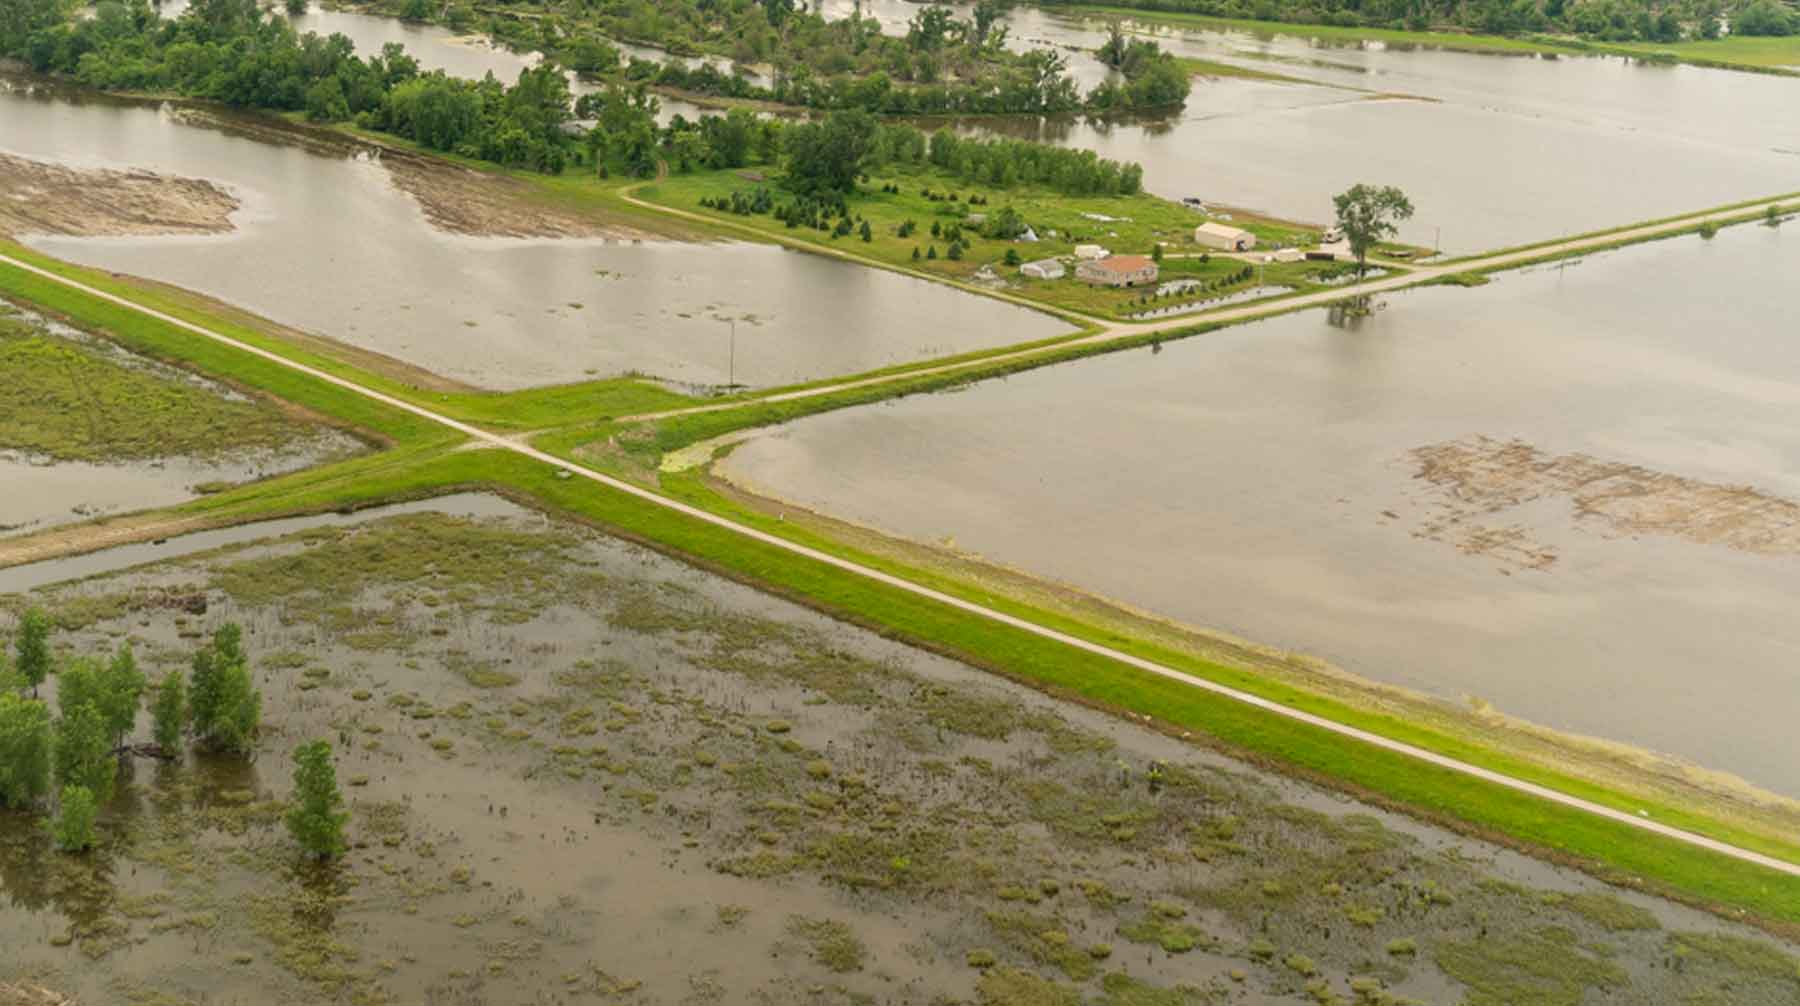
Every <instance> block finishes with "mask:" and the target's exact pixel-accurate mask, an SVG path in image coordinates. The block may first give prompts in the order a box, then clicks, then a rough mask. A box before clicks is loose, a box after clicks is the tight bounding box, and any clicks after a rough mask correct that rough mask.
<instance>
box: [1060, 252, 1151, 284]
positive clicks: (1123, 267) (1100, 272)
mask: <svg viewBox="0 0 1800 1006" xmlns="http://www.w3.org/2000/svg"><path fill="white" fill-rule="evenodd" d="M1156 272H1157V269H1156V263H1155V262H1153V261H1151V260H1150V258H1149V256H1147V255H1112V256H1109V257H1107V258H1103V259H1101V260H1099V261H1098V262H1078V263H1076V264H1075V277H1076V278H1077V279H1079V280H1081V281H1082V282H1084V283H1092V284H1093V285H1095V286H1133V285H1136V284H1138V283H1154V282H1156Z"/></svg>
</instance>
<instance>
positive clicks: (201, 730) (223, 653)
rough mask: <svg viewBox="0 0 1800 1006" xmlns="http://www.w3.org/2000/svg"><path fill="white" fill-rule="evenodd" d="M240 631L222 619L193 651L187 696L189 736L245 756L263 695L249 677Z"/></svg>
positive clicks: (254, 728)
mask: <svg viewBox="0 0 1800 1006" xmlns="http://www.w3.org/2000/svg"><path fill="white" fill-rule="evenodd" d="M242 641H243V630H242V629H240V628H239V627H238V626H237V624H236V623H230V622H228V623H226V624H225V625H222V626H220V627H219V629H218V630H217V631H216V632H214V633H213V639H212V642H211V643H210V644H208V645H206V646H204V647H201V648H200V649H199V650H198V651H196V652H195V654H194V664H193V666H194V680H193V691H192V692H191V693H190V695H189V698H188V704H189V709H190V712H191V713H192V716H193V725H194V737H195V738H196V739H197V740H199V741H200V743H202V744H204V745H206V746H207V747H210V748H212V749H214V750H217V751H229V752H233V753H236V754H248V753H249V752H250V750H251V748H252V746H253V745H254V744H255V742H256V728H257V725H258V724H259V723H260V722H261V720H262V694H261V693H260V692H258V691H257V690H256V687H255V685H254V684H253V683H252V682H251V678H250V661H249V658H247V657H246V656H245V655H244V650H243V642H242Z"/></svg>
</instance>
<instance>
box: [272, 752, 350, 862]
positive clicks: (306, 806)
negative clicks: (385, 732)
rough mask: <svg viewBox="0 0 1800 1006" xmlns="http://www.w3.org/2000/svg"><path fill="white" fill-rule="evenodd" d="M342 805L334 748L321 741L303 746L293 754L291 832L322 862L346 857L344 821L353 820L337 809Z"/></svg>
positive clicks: (342, 797) (296, 839) (289, 824)
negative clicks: (333, 756) (332, 750)
mask: <svg viewBox="0 0 1800 1006" xmlns="http://www.w3.org/2000/svg"><path fill="white" fill-rule="evenodd" d="M343 803H344V796H343V794H342V793H340V792H339V791H338V785H337V769H336V768H335V767H334V766H333V765H332V763H331V745H330V744H327V743H326V742H324V741H322V740H316V741H313V742H312V743H310V744H302V745H301V746H300V747H299V749H298V750H296V751H295V752H294V806H293V808H292V809H291V810H289V811H288V813H287V826H288V831H289V832H290V833H291V834H292V835H293V836H294V840H295V841H297V842H299V843H300V847H301V848H302V849H305V850H306V851H307V853H309V854H310V855H313V856H316V857H318V858H319V859H332V858H335V857H337V856H341V855H343V853H344V849H345V847H346V846H345V842H344V822H346V821H348V820H349V819H350V815H349V814H348V813H347V812H345V811H341V810H339V809H338V808H339V807H341V806H343Z"/></svg>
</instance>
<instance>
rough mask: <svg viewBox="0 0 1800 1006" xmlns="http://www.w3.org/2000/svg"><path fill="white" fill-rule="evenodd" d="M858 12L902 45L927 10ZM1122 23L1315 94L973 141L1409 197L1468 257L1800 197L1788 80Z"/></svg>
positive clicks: (1206, 176) (1079, 41)
mask: <svg viewBox="0 0 1800 1006" xmlns="http://www.w3.org/2000/svg"><path fill="white" fill-rule="evenodd" d="M863 6H864V8H865V9H868V10H870V11H872V13H873V14H874V15H875V16H876V17H878V18H879V19H880V20H881V21H882V24H883V26H884V27H885V29H886V30H887V31H889V32H893V31H896V30H898V31H900V32H901V33H902V34H904V32H905V24H906V22H907V20H908V19H910V18H911V17H913V16H914V15H915V14H916V13H917V7H916V5H914V4H910V3H907V2H905V0H876V2H874V3H865V4H864V5H863ZM850 7H851V4H850V3H849V2H848V0H834V2H832V3H828V4H826V10H827V12H828V13H829V14H830V15H832V16H839V17H841V16H847V15H848V13H849V10H850ZM963 16H967V15H966V13H965V14H964V15H963ZM1126 23H1127V24H1128V25H1130V26H1131V27H1132V29H1133V30H1134V31H1135V32H1137V33H1140V34H1145V35H1148V36H1150V37H1153V38H1155V39H1156V40H1157V41H1158V42H1159V43H1160V44H1161V45H1162V46H1163V47H1164V48H1165V49H1166V50H1168V51H1170V52H1173V53H1175V54H1176V55H1179V56H1184V57H1192V58H1199V59H1206V60H1212V61H1216V62H1222V63H1226V64H1229V65H1233V66H1239V67H1243V68H1245V69H1248V70H1251V71H1264V72H1271V73H1279V74H1285V75H1288V76H1292V77H1297V78H1301V79H1303V80H1306V81H1312V82H1314V83H1311V84H1307V83H1282V82H1274V81H1267V80H1252V79H1214V80H1196V81H1195V83H1194V89H1193V93H1192V94H1191V95H1190V96H1189V98H1188V102H1187V107H1186V108H1184V109H1182V110H1181V111H1180V112H1179V113H1177V114H1176V115H1174V116H1173V117H1168V118H1157V119H1153V120H1150V121H1147V122H1130V121H1122V122H1115V123H1108V122H1101V121H1085V120H1052V121H1047V122H1041V121H1037V120H1012V121H1005V120H995V121H984V120H976V121H971V122H970V123H969V124H968V128H969V129H971V130H972V131H977V132H1003V133H1006V134H1008V135H1014V136H1021V137H1029V138H1038V139H1044V140H1047V141H1050V142H1054V143H1058V144H1065V145H1069V146H1075V147H1080V148H1083V149H1088V150H1093V151H1095V152H1097V153H1099V154H1100V156H1102V157H1110V158H1113V159H1116V160H1121V161H1137V162H1140V163H1142V164H1143V165H1144V182H1145V186H1146V187H1147V188H1148V189H1150V190H1151V191H1153V192H1156V193H1157V194H1159V195H1163V196H1167V197H1170V198H1180V197H1186V196H1197V197H1200V198H1203V199H1206V200H1209V201H1213V202H1217V203H1220V204H1223V205H1225V206H1240V207H1246V208H1249V209H1254V210H1259V211H1262V212H1266V213H1270V214H1273V215H1275V216H1278V217H1283V218H1287V219H1292V220H1310V221H1325V220H1329V219H1330V217H1331V196H1332V194H1334V193H1337V192H1341V191H1343V190H1344V189H1346V188H1348V187H1350V186H1351V185H1352V184H1355V183H1357V182H1375V181H1379V182H1380V183H1381V184H1393V185H1398V186H1399V187H1400V188H1402V189H1404V190H1405V191H1406V192H1407V194H1408V195H1409V196H1411V197H1412V201H1413V203H1414V205H1416V206H1417V207H1418V214H1417V216H1415V217H1414V218H1413V219H1412V220H1411V221H1410V222H1408V223H1407V224H1406V225H1405V226H1404V227H1403V229H1402V237H1403V238H1404V239H1406V240H1409V241H1412V242H1413V243H1416V244H1419V245H1423V246H1426V247H1433V246H1436V245H1441V247H1442V248H1443V249H1444V250H1445V251H1447V252H1452V253H1459V254H1460V253H1472V252H1475V251H1480V250H1484V249H1492V248H1501V247H1510V246H1513V245H1518V244H1526V243H1531V242H1534V241H1541V240H1544V239H1546V238H1550V237H1554V236H1557V235H1563V234H1576V233H1582V232H1586V231H1592V230H1600V229H1605V228H1608V227H1615V226H1618V225H1620V224H1623V223H1626V222H1629V221H1633V220H1644V219H1651V218H1657V217H1663V216H1667V215H1669V214H1670V213H1672V212H1678V211H1680V210H1684V209H1700V208H1704V207H1707V206H1714V205H1720V204H1723V203H1729V202H1735V201H1738V200H1743V199H1750V198H1754V197H1757V196H1763V195H1774V194H1777V193H1782V192H1791V191H1795V190H1797V189H1800V118H1797V117H1795V116H1794V115H1792V114H1791V112H1790V109H1791V107H1792V100H1793V99H1792V95H1793V92H1794V88H1795V82H1794V81H1793V80H1791V79H1785V78H1780V77H1772V76H1763V75H1758V74H1748V73H1734V72H1731V71H1725V70H1709V69H1701V68H1698V67H1691V66H1648V65H1643V64H1638V63H1634V62H1632V61H1629V60H1625V59H1621V58H1617V57H1564V58H1540V57H1535V56H1502V55H1490V54H1472V53H1462V52H1448V51H1444V50H1438V49H1432V48H1429V47H1413V48H1408V47H1401V46H1392V45H1381V44H1369V45H1363V46H1357V45H1329V44H1323V43H1311V42H1309V41H1308V40H1306V39H1302V38H1297V37H1294V36H1289V35H1271V34H1252V33H1249V32H1245V31H1241V30H1229V31H1221V30H1199V29H1186V28H1170V27H1166V26H1163V27H1152V26H1147V25H1144V24H1141V23H1136V22H1131V21H1130V20H1129V19H1127V22H1126ZM1008 24H1009V25H1010V26H1011V36H1010V40H1009V44H1011V45H1012V46H1013V47H1014V48H1022V47H1033V46H1050V47H1054V48H1056V49H1058V50H1060V51H1062V53H1063V55H1065V56H1066V57H1067V59H1068V61H1069V65H1070V71H1071V73H1073V74H1074V76H1076V77H1077V78H1078V79H1080V80H1082V81H1083V86H1084V87H1091V86H1092V84H1093V83H1095V82H1096V81H1097V80H1098V77H1097V76H1096V73H1097V71H1103V70H1104V67H1102V66H1101V64H1100V63H1099V61H1098V60H1097V59H1095V58H1094V56H1093V55H1092V53H1093V52H1094V50H1095V49H1097V48H1098V47H1099V45H1100V44H1101V42H1102V41H1104V39H1105V35H1106V22H1105V20H1104V19H1102V18H1100V17H1092V18H1085V19H1084V18H1070V17H1066V16H1063V15H1061V14H1060V13H1058V14H1052V13H1047V12H1045V11H1042V10H1039V9H1036V8H1031V7H1017V8H1014V10H1013V12H1012V13H1011V14H1010V16H1009V19H1008Z"/></svg>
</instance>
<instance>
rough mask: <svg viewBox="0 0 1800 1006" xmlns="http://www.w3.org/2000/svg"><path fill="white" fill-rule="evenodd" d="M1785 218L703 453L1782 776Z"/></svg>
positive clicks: (1134, 594)
mask: <svg viewBox="0 0 1800 1006" xmlns="http://www.w3.org/2000/svg"><path fill="white" fill-rule="evenodd" d="M1797 228H1800V224H1797V223H1790V224H1788V225H1787V226H1786V227H1784V228H1782V229H1781V230H1771V229H1768V228H1765V227H1761V226H1745V227H1740V228H1734V229H1730V230H1727V231H1724V232H1722V233H1721V234H1720V235H1719V236H1718V237H1717V238H1715V239H1714V240H1713V241H1711V242H1705V241H1702V240H1701V239H1699V238H1696V237H1687V238H1682V239H1678V240H1672V241H1665V242H1660V243H1657V244H1652V245H1644V246H1638V247H1636V248H1632V249H1627V250H1623V251H1620V252H1614V253H1610V254H1606V255H1602V256H1597V257H1593V258H1590V259H1588V260H1586V261H1582V262H1579V263H1575V264H1571V265H1570V266H1568V267H1567V268H1566V269H1558V268H1543V269H1538V270H1536V271H1533V272H1530V273H1527V274H1509V275H1505V276H1502V277H1500V278H1499V279H1498V280H1497V281H1496V282H1494V283H1493V284H1491V285H1490V286H1487V287H1485V288H1482V289H1477V290H1461V289H1445V288H1436V289H1429V290H1421V291H1417V292H1412V293H1406V294H1400V295H1395V296H1392V297H1388V298H1387V299H1386V301H1385V304H1384V305H1383V307H1384V309H1383V310H1380V311H1378V312H1377V313H1376V314H1375V315H1374V316H1373V317H1371V318H1369V319H1367V320H1366V321H1365V322H1363V323H1362V324H1361V325H1360V326H1359V327H1356V328H1354V329H1345V328H1342V327H1334V326H1333V325H1332V324H1330V323H1329V321H1328V319H1327V315H1326V313H1325V312H1323V311H1309V312H1305V313H1301V314H1296V315H1291V316H1287V317H1283V318H1278V319H1273V320H1269V321H1264V322H1258V323H1255V324H1251V325H1244V326H1239V327H1235V328H1231V329H1227V330H1224V331H1220V332H1216V333H1212V334H1209V335H1205V336H1202V337H1198V338H1195V339H1193V340H1189V341H1185V342H1180V343H1172V344H1168V345H1165V346H1163V347H1162V349H1161V352H1160V353H1155V354H1153V353H1151V352H1149V351H1134V352H1131V353H1127V354H1121V355H1114V356H1106V357H1100V358H1095V359H1091V360H1086V361H1082V362H1079V363H1074V364H1068V365H1064V366H1059V367H1055V368H1051V369H1048V370H1041V371H1035V372H1031V373H1027V374H1023V375H1017V376H1013V377H1011V378H1008V379H1006V380H1003V381H994V382H989V383H985V384H982V385H978V386H976V387H973V388H971V389H968V390H966V391H964V392H961V393H957V394H943V395H932V396H918V397H913V398H908V399H905V400H903V401H899V402H894V403H889V404H884V405H880V406H875V407H869V408H864V409H857V410H851V411H844V412H836V413H831V414H827V415H822V416H818V417H814V418H811V419H806V420H802V421H799V422H797V423H794V424H792V425H791V426H788V427H786V428H784V429H782V430H780V431H779V432H777V433H774V434H771V435H768V436H765V437H763V438H762V439H758V440H753V441H751V442H749V443H746V444H743V445H741V446H739V447H738V448H737V449H736V451H735V452H734V453H733V454H732V455H731V456H730V458H729V460H728V461H727V462H726V464H725V469H726V470H727V472H728V474H730V475H731V476H732V477H733V478H736V479H739V480H742V481H743V482H745V483H747V484H749V485H752V486H754V487H757V488H759V489H762V490H764V491H766V492H768V493H769V494H771V495H774V496H778V497H781V498H784V499H788V500H791V501H794V502H797V503H801V504H803V505H807V506H810V507H816V508H819V509H821V510H824V511H825V512H828V513H831V514H833V515H838V516H842V517H845V518H847V519H850V520H854V521H860V522H865V523H868V524H871V525H874V526H877V527H881V528H884V529H887V530H890V531H892V532H895V533H898V534H900V535H904V536H906V537H909V538H913V539H917V540H923V541H930V542H941V541H944V540H946V539H952V540H954V543H955V545H956V546H957V547H958V548H961V549H967V550H970V551H973V552H976V553H980V554H982V555H984V556H987V557H989V558H991V559H994V560H996V561H999V562H1002V563H1006V564H1009V565H1014V566H1017V567H1020V568H1023V569H1025V570H1027V571H1029V572H1032V573H1036V574H1039V575H1042V576H1046V577H1052V578H1055V579H1058V580H1063V581H1067V582H1071V583H1074V584H1078V585H1080V586H1082V587H1085V588H1088V589H1091V590H1094V591H1097V592H1099V593H1101V594H1105V595H1109V596H1112V597H1115V598H1119V599H1122V600H1124V601H1128V602H1131V603H1133V604H1137V605H1140V606H1143V607H1145V608H1148V609H1151V610H1153V611H1155V612H1157V613H1160V614H1163V615H1167V616H1172V617H1174V618H1177V619H1180V620H1182V621H1185V622H1188V623H1190V624H1196V625H1202V626H1207V627H1214V628H1218V629H1223V630H1226V631H1228V632H1230V633H1233V634H1235V635H1239V636H1243V637H1247V638H1250V639H1253V640H1256V641H1259V642H1263V643H1268V644H1271V645H1275V646H1280V647H1284V648H1291V649H1296V650H1300V651H1303V652H1308V653H1313V654H1316V655H1319V656H1322V657H1325V658H1327V659H1329V660H1331V661H1333V662H1335V663H1338V664H1340V665H1342V666H1344V667H1346V668H1348V669H1349V670H1351V671H1354V672H1356V673H1358V674H1361V675H1363V676H1366V677H1370V678H1374V679H1378V680H1380V681H1384V682H1391V683H1394V684H1399V685H1404V686H1408V687H1411V688H1415V689H1420V690H1424V691H1427V692H1432V693H1436V694H1439V695H1443V696H1446V697H1449V698H1452V699H1456V698H1460V697H1462V696H1475V697H1480V698H1482V699H1485V700H1488V701H1490V702H1492V703H1493V704H1494V705H1495V706H1497V707H1498V708H1499V709H1500V710H1502V711H1504V712H1507V713H1512V714H1515V715H1519V716H1523V717H1525V718H1527V719H1530V720H1533V721H1536V722H1540V723H1543V724H1546V725H1549V726H1553V727H1557V728H1560V729H1564V730H1570V731H1575V732H1579V733H1586V734H1594V735H1599V736H1602V737H1606V738H1611V739H1616V740H1622V741H1627V742H1631V743H1633V744H1637V745H1641V746H1645V747H1650V748H1654V749H1657V750H1661V751H1665V752H1670V753H1674V754H1677V755H1680V756H1684V757H1686V758H1688V759H1691V760H1694V761H1697V762H1699V763H1701V764H1703V765H1706V766H1708V767H1710V768H1721V769H1727V770H1730V771H1734V772H1737V773H1740V774H1742V775H1745V776H1747V777H1749V778H1750V779H1752V780H1754V781H1755V782H1757V783H1760V784H1762V785H1764V786H1768V787H1773V788H1776V789H1779V790H1782V791H1784V792H1787V793H1790V794H1791V793H1795V792H1797V789H1796V782H1795V775H1794V771H1793V767H1794V765H1795V764H1796V763H1797V762H1800V738H1797V737H1796V735H1795V732H1794V730H1793V723H1794V722H1795V718H1796V716H1800V678H1797V677H1796V674H1797V673H1800V670H1797V668H1796V665H1795V661H1794V655H1795V654H1796V653H1800V619H1796V618H1795V617H1794V611H1795V608H1794V598H1795V596H1796V595H1797V594H1800V540H1797V539H1796V534H1795V529H1796V526H1797V524H1796V522H1797V519H1800V505H1797V503H1800V425H1797V424H1796V423H1795V421H1794V417H1795V414H1796V412H1795V410H1796V408H1800V344H1797V343H1796V342H1795V340H1794V339H1792V338H1791V337H1790V335H1791V333H1792V332H1793V330H1794V326H1793V310H1792V306H1791V304H1790V303H1789V302H1788V298H1787V297H1786V296H1784V295H1783V293H1782V291H1784V290H1786V289H1788V284H1789V283H1790V281H1791V279H1792V277H1793V276H1795V275H1796V274H1797V272H1800V229H1797ZM1521 445H1523V446H1521ZM1432 448H1435V450H1430V449H1432ZM1420 449H1428V450H1427V451H1426V453H1422V454H1416V453H1414V452H1416V451H1419V450H1420ZM1427 462H1433V463H1432V464H1430V465H1428V464H1427ZM1422 475H1425V476H1430V477H1428V478H1422V477H1421V476H1422Z"/></svg>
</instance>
